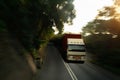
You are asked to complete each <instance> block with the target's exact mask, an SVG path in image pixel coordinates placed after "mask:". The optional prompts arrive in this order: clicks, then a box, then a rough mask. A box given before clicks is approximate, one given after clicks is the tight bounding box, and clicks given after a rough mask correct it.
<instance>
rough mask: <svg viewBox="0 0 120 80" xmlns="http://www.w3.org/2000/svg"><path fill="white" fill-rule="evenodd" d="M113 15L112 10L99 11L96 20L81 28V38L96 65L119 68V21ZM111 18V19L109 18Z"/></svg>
mask: <svg viewBox="0 0 120 80" xmlns="http://www.w3.org/2000/svg"><path fill="white" fill-rule="evenodd" d="M114 14H115V11H114V8H109V7H106V8H105V9H104V10H101V11H100V13H99V14H98V16H97V17H96V19H95V20H93V21H92V22H89V23H88V24H87V25H86V26H85V27H84V28H83V36H84V41H85V43H86V46H87V50H88V52H90V53H91V55H93V56H94V57H93V60H94V61H95V62H96V63H100V64H102V65H104V64H105V65H107V66H110V67H120V65H119V64H120V62H119V61H120V51H119V50H120V33H119V32H120V21H119V20H117V19H116V17H115V15H114ZM111 16H112V17H113V18H109V17H111ZM101 17H105V19H106V20H104V19H102V18H101ZM107 18H109V19H107ZM88 34H89V35H88Z"/></svg>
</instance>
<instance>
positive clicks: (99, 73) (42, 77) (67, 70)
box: [35, 45, 120, 80]
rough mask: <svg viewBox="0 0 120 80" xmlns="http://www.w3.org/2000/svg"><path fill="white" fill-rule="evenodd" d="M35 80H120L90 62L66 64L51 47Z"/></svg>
mask: <svg viewBox="0 0 120 80" xmlns="http://www.w3.org/2000/svg"><path fill="white" fill-rule="evenodd" d="M35 80H120V77H119V76H116V75H113V74H112V73H110V72H107V71H105V70H103V69H101V68H100V67H98V66H96V65H93V64H91V63H89V62H85V63H84V64H80V63H66V62H64V60H63V59H62V57H61V56H60V53H59V52H58V50H57V49H56V48H55V47H54V46H53V45H49V46H47V48H46V59H45V62H44V64H43V66H42V68H41V69H40V70H38V72H37V75H36V77H35Z"/></svg>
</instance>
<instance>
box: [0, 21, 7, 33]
mask: <svg viewBox="0 0 120 80" xmlns="http://www.w3.org/2000/svg"><path fill="white" fill-rule="evenodd" d="M2 31H6V24H5V23H4V22H3V21H2V20H0V32H2Z"/></svg>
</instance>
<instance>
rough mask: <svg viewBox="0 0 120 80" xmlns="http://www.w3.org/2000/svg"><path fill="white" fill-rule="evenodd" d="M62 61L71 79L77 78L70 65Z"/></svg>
mask: <svg viewBox="0 0 120 80" xmlns="http://www.w3.org/2000/svg"><path fill="white" fill-rule="evenodd" d="M63 63H64V65H65V67H66V69H67V70H68V72H69V74H70V76H71V78H72V80H78V79H77V77H76V75H75V74H74V72H73V71H72V69H71V68H70V66H69V65H68V64H67V63H65V62H64V61H63Z"/></svg>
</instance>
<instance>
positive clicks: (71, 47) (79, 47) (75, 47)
mask: <svg viewBox="0 0 120 80" xmlns="http://www.w3.org/2000/svg"><path fill="white" fill-rule="evenodd" d="M68 50H69V51H83V52H84V51H85V45H75V44H74V45H73V44H68Z"/></svg>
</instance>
